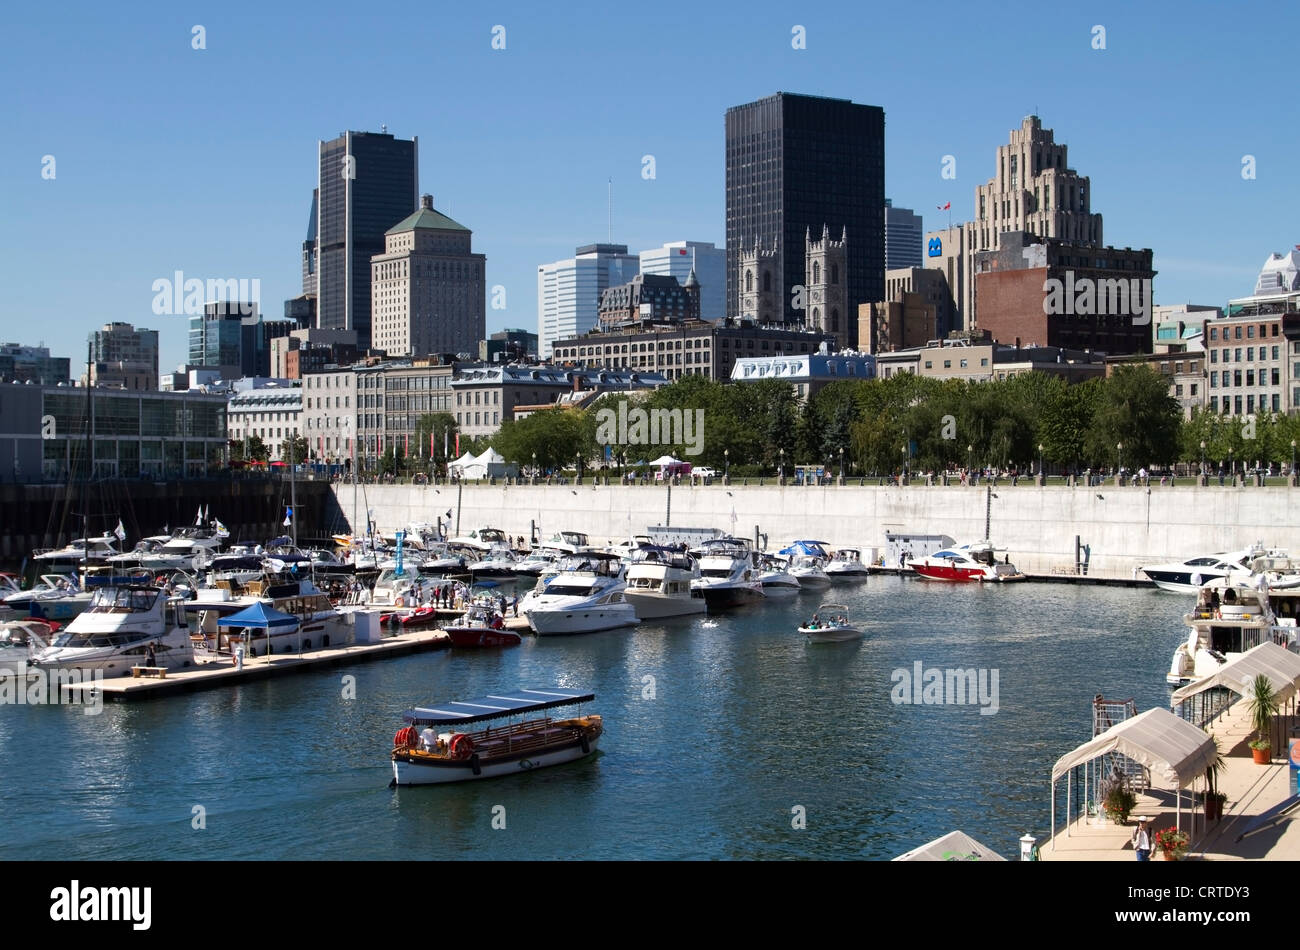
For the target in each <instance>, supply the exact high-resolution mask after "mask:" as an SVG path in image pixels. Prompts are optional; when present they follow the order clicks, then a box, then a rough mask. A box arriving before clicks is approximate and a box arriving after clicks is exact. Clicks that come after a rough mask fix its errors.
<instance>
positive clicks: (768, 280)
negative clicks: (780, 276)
mask: <svg viewBox="0 0 1300 950" xmlns="http://www.w3.org/2000/svg"><path fill="white" fill-rule="evenodd" d="M771 292H772V272H771V271H770V270H765V271H763V293H765V294H770V293H771Z"/></svg>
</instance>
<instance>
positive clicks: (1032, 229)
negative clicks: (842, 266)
mask: <svg viewBox="0 0 1300 950" xmlns="http://www.w3.org/2000/svg"><path fill="white" fill-rule="evenodd" d="M1010 139H1011V140H1010V142H1009V143H1008V144H1007V145H1003V146H1000V147H999V148H998V150H997V160H996V166H995V174H994V176H993V177H992V178H990V179H989V180H988V181H987V182H986V183H984V184H983V185H977V186H976V188H975V210H976V217H975V220H974V221H968V222H966V223H964V224H956V225H953V226H952V227H950V228H944V229H942V230H938V231H930V232H929V233H927V234H926V236H925V237H926V242H925V244H926V251H925V254H926V257H925V266H926V267H937V268H939V269H940V270H942V271H943V272H944V276H945V277H946V278H947V280H948V286H949V287H950V288H951V289H952V293H953V309H954V311H955V313H956V315H957V319H958V321H959V322H960V324H961V328H962V329H966V330H970V329H974V328H975V327H976V326H977V324H978V304H977V302H976V300H975V255H976V254H977V253H979V252H981V251H996V250H998V248H999V247H1000V246H1001V245H1000V241H999V237H998V236H999V235H1000V234H1003V233H1004V232H1007V231H1024V232H1027V233H1028V234H1030V235H1031V236H1032V237H1036V238H1039V239H1042V240H1046V239H1048V238H1056V239H1058V240H1060V241H1065V242H1067V243H1070V244H1078V245H1084V246H1087V247H1101V246H1102V232H1101V215H1100V214H1093V213H1092V210H1091V208H1092V205H1091V200H1092V195H1091V192H1090V189H1089V180H1088V178H1087V177H1085V176H1083V175H1080V174H1079V173H1078V172H1076V171H1075V170H1074V169H1073V168H1071V167H1070V166H1069V161H1068V156H1067V150H1068V146H1065V145H1058V144H1057V143H1056V136H1055V134H1054V132H1053V131H1052V130H1051V129H1045V128H1043V124H1042V120H1041V119H1039V118H1038V116H1036V115H1030V116H1026V117H1025V118H1024V120H1023V121H1022V122H1021V123H1020V128H1018V129H1012V130H1011V135H1010Z"/></svg>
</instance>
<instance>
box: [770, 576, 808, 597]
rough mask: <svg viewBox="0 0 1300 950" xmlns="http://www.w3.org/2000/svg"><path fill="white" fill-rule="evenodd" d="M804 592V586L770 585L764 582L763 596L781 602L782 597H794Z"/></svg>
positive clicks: (796, 584)
mask: <svg viewBox="0 0 1300 950" xmlns="http://www.w3.org/2000/svg"><path fill="white" fill-rule="evenodd" d="M801 590H803V585H802V584H798V583H795V584H786V583H780V584H769V583H767V582H766V581H763V596H764V597H771V598H773V599H774V600H779V599H780V598H782V597H793V596H794V595H795V594H797V593H799V591H801Z"/></svg>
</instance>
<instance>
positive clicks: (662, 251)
mask: <svg viewBox="0 0 1300 950" xmlns="http://www.w3.org/2000/svg"><path fill="white" fill-rule="evenodd" d="M692 270H694V271H695V279H696V281H698V282H699V290H700V316H701V317H703V318H704V319H705V320H721V319H722V318H723V317H725V316H726V315H727V252H726V250H724V249H723V248H720V247H715V246H714V245H713V243H712V242H711V241H710V242H705V241H670V242H669V243H667V244H665V245H664V246H663V247H656V248H652V249H651V250H648V251H642V252H641V273H643V274H653V275H656V276H660V277H676V278H677V282H678V283H679V284H681V285H682V286H683V287H684V286H686V278H688V277H690V276H691V271H692Z"/></svg>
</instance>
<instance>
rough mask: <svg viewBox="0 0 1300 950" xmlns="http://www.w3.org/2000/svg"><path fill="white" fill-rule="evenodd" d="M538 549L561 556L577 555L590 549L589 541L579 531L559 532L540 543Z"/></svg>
mask: <svg viewBox="0 0 1300 950" xmlns="http://www.w3.org/2000/svg"><path fill="white" fill-rule="evenodd" d="M538 546H539V547H544V548H550V549H551V550H552V551H559V552H560V553H562V554H578V553H580V552H582V551H586V550H587V549H589V548H590V547H591V539H590V538H588V537H587V536H586V535H585V534H583V533H582V532H581V531H561V532H560V533H559V534H554V535H551V537H549V538H547V539H546V540H545V541H542V542H541V543H540V544H539V545H538Z"/></svg>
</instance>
